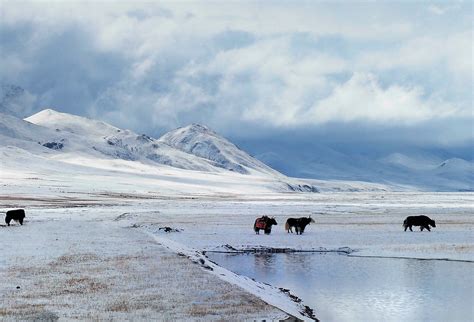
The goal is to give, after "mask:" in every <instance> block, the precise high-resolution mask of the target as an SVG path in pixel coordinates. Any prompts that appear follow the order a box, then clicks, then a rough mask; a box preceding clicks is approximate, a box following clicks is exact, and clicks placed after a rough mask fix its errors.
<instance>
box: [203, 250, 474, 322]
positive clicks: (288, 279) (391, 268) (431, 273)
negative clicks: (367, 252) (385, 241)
mask: <svg viewBox="0 0 474 322" xmlns="http://www.w3.org/2000/svg"><path fill="white" fill-rule="evenodd" d="M208 255H209V256H210V257H211V259H213V260H214V261H216V262H217V263H219V264H221V265H222V266H224V267H226V268H228V269H230V270H232V271H234V272H236V273H239V274H242V275H246V276H250V277H253V278H255V279H256V280H258V281H262V282H267V283H270V284H273V285H275V286H278V287H284V288H289V289H291V290H292V292H294V293H296V294H297V295H298V296H300V297H302V298H303V299H304V300H305V302H306V303H307V304H309V305H310V306H312V307H313V308H315V312H316V315H317V316H318V317H319V318H320V319H321V320H323V321H472V320H473V319H474V312H473V309H472V303H473V299H474V294H473V292H474V281H473V279H474V278H473V276H474V274H473V273H474V265H473V264H472V263H462V262H446V261H419V260H410V259H380V258H355V257H347V256H343V255H335V254H311V253H309V254H308V253H293V254H255V255H254V254H245V255H237V256H235V255H228V254H209V253H208Z"/></svg>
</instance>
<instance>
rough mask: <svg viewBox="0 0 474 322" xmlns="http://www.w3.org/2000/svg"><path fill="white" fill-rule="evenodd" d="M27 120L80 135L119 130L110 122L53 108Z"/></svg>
mask: <svg viewBox="0 0 474 322" xmlns="http://www.w3.org/2000/svg"><path fill="white" fill-rule="evenodd" d="M25 120H26V121H28V122H30V123H34V124H37V125H41V126H44V127H48V128H51V129H57V130H63V131H67V132H71V133H75V134H78V135H110V134H114V133H116V132H117V131H119V129H118V128H116V127H115V126H112V125H110V124H108V123H105V122H102V121H97V120H94V119H90V118H87V117H83V116H78V115H73V114H69V113H62V112H58V111H56V110H53V109H51V108H47V109H44V110H42V111H40V112H38V113H36V114H34V115H32V116H30V117H28V118H26V119H25Z"/></svg>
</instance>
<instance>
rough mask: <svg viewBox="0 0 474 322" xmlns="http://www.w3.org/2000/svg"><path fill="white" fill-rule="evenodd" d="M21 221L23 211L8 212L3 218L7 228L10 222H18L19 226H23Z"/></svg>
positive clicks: (23, 215)
mask: <svg viewBox="0 0 474 322" xmlns="http://www.w3.org/2000/svg"><path fill="white" fill-rule="evenodd" d="M23 219H25V210H23V209H15V210H9V211H7V213H6V216H5V222H6V223H7V225H8V226H10V221H12V220H14V221H18V222H19V223H20V225H23Z"/></svg>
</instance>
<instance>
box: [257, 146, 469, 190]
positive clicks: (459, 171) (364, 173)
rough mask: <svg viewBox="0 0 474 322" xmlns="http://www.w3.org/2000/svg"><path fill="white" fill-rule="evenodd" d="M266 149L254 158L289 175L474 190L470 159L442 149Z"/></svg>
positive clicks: (312, 147) (421, 187) (416, 186)
mask: <svg viewBox="0 0 474 322" xmlns="http://www.w3.org/2000/svg"><path fill="white" fill-rule="evenodd" d="M259 146H262V144H259ZM266 148H267V150H266V151H262V152H261V153H260V154H258V155H256V157H257V158H259V159H260V160H262V161H264V162H265V163H266V164H268V165H269V166H271V167H273V168H276V169H279V170H281V171H282V172H284V173H285V174H287V175H289V176H294V177H301V178H314V179H319V180H345V181H353V180H357V181H365V182H373V183H381V184H387V185H397V186H405V187H411V188H409V189H420V190H426V191H474V163H473V162H472V159H471V160H466V159H462V158H458V157H454V156H453V154H452V153H449V152H446V151H443V150H436V149H433V150H423V149H419V148H418V149H417V148H410V149H405V150H403V149H400V150H399V151H397V150H395V151H397V152H391V151H390V152H388V153H384V152H380V153H372V154H369V153H366V151H350V150H349V151H347V150H342V149H338V147H337V146H329V145H324V144H318V143H315V144H312V145H306V146H304V147H297V148H298V151H297V152H295V153H292V147H288V146H285V145H284V144H273V145H272V144H267V145H266ZM462 154H466V153H462Z"/></svg>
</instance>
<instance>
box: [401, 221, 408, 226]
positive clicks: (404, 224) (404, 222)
mask: <svg viewBox="0 0 474 322" xmlns="http://www.w3.org/2000/svg"><path fill="white" fill-rule="evenodd" d="M406 225H407V220H406V219H405V220H404V221H403V225H402V227H405V226H406Z"/></svg>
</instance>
